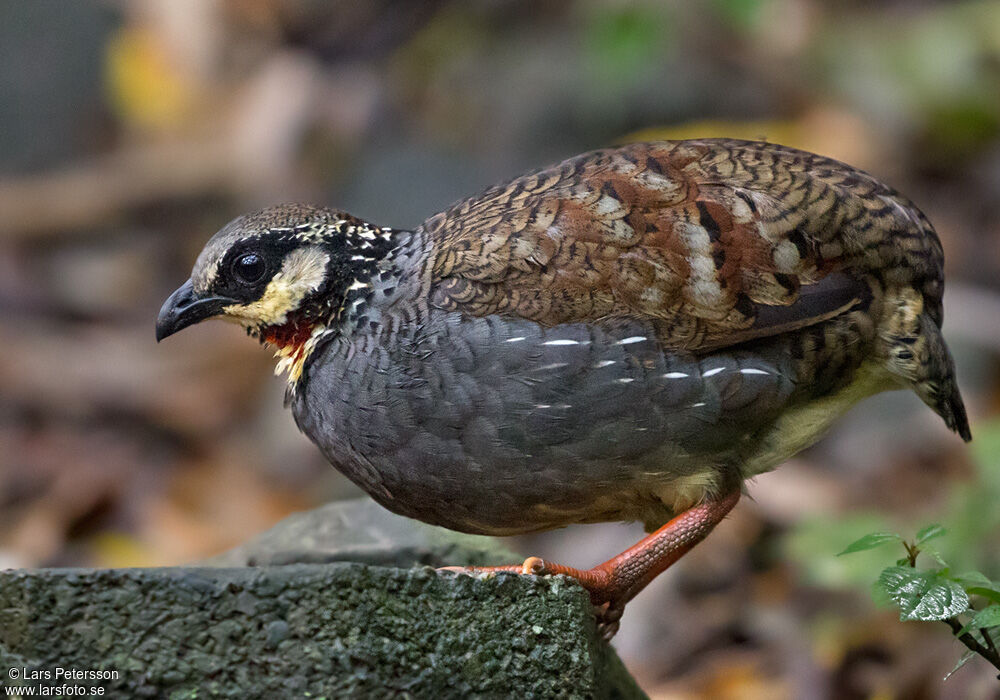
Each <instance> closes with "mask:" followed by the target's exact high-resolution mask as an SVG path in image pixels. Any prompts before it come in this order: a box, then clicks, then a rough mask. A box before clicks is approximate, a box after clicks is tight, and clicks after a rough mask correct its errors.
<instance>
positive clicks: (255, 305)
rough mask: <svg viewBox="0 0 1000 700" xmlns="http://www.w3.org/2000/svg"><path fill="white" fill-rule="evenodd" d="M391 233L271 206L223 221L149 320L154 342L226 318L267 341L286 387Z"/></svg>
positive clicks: (359, 293) (338, 216)
mask: <svg viewBox="0 0 1000 700" xmlns="http://www.w3.org/2000/svg"><path fill="white" fill-rule="evenodd" d="M392 234H393V231H392V230H391V229H385V228H378V227H375V226H372V225H371V224H368V223H365V222H364V221H361V220H359V219H356V218H354V217H352V216H350V215H349V214H345V213H343V212H339V211H334V210H331V209H323V208H318V207H311V206H305V205H290V204H286V205H281V206H277V207H271V208H268V209H263V210H261V211H258V212H255V213H253V214H248V215H246V216H241V217H239V218H237V219H234V220H233V221H231V222H229V223H228V224H227V225H226V226H225V227H224V228H223V229H222V230H220V231H219V232H218V233H216V234H215V235H214V236H212V238H211V239H210V240H209V241H208V243H207V244H205V248H204V249H203V250H202V251H201V254H200V255H199V256H198V260H197V261H196V262H195V264H194V269H193V270H192V272H191V279H189V280H188V281H187V282H185V283H184V284H183V285H181V287H180V288H179V289H177V291H175V292H174V293H173V294H171V295H170V297H169V298H168V299H167V300H166V302H164V304H163V307H162V308H161V309H160V313H159V315H158V316H157V319H156V339H157V341H160V340H163V339H164V338H166V337H167V336H170V335H173V334H174V333H176V332H177V331H179V330H182V329H184V328H186V327H188V326H190V325H193V324H195V323H198V322H199V321H203V320H205V319H207V318H223V319H228V320H232V321H236V322H238V323H240V324H241V325H243V327H244V328H246V330H247V332H248V333H249V334H250V335H253V336H255V337H257V338H259V339H260V340H261V341H262V342H264V343H268V344H270V345H274V346H275V348H276V350H277V352H276V356H277V357H278V358H279V362H278V367H277V370H276V371H277V372H278V373H280V372H282V371H288V373H289V380H290V381H292V382H294V381H296V380H297V379H298V377H299V375H300V374H301V371H302V366H303V364H304V362H305V359H306V357H308V354H309V353H310V352H311V351H312V348H313V347H314V346H315V343H316V341H317V339H318V338H319V337H320V336H321V335H322V334H324V333H326V332H329V331H330V329H331V328H333V327H334V325H335V324H336V323H337V321H338V319H340V317H341V315H342V314H343V312H344V310H345V309H348V308H350V306H351V305H352V303H353V302H355V301H356V300H358V299H363V298H364V297H365V295H366V294H367V293H368V289H369V288H370V286H371V279H372V277H373V275H375V274H376V273H377V272H378V262H379V261H380V260H381V259H382V258H384V257H385V256H386V254H387V253H388V252H389V251H390V250H391V249H392V247H393V243H392Z"/></svg>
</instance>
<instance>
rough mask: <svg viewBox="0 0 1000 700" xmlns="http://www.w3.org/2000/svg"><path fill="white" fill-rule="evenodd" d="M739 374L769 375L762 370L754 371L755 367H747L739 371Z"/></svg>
mask: <svg viewBox="0 0 1000 700" xmlns="http://www.w3.org/2000/svg"><path fill="white" fill-rule="evenodd" d="M740 374H770V372H765V371H764V370H762V369H756V368H755V367H747V368H745V369H741V370H740Z"/></svg>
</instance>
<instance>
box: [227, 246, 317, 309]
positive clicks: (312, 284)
mask: <svg viewBox="0 0 1000 700" xmlns="http://www.w3.org/2000/svg"><path fill="white" fill-rule="evenodd" d="M329 261H330V256H329V255H328V254H327V253H326V252H325V251H323V249H322V248H320V247H319V246H310V247H308V248H299V249H297V250H293V251H292V252H290V253H289V254H288V255H287V256H285V260H284V262H283V263H282V265H281V269H280V270H279V271H278V272H277V273H276V274H275V275H274V277H273V278H271V281H270V283H268V285H267V289H265V290H264V293H263V294H262V295H261V297H260V299H258V300H257V301H252V302H250V303H249V304H232V305H230V306H227V307H225V308H224V309H223V311H224V312H225V313H226V314H227V315H228V316H230V317H232V318H234V319H236V320H238V321H240V322H241V323H243V325H245V326H248V327H257V328H259V327H261V326H280V325H281V324H283V323H285V321H287V320H288V317H289V314H291V313H292V312H293V311H295V310H296V309H298V308H299V304H300V303H301V302H302V300H303V299H304V298H305V296H306V295H307V294H309V293H310V292H314V291H316V290H317V289H319V287H320V285H321V284H323V278H324V277H325V276H326V266H327V263H328V262H329Z"/></svg>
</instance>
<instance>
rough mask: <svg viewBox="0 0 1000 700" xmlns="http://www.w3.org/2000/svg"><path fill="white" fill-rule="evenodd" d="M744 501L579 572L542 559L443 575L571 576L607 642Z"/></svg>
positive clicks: (731, 499) (709, 506) (675, 523)
mask: <svg viewBox="0 0 1000 700" xmlns="http://www.w3.org/2000/svg"><path fill="white" fill-rule="evenodd" d="M739 499H740V492H739V490H733V491H730V492H729V493H728V494H726V495H724V496H723V497H721V498H718V499H713V500H708V501H705V502H704V503H701V504H700V505H697V506H695V507H693V508H690V509H689V510H686V511H684V512H683V513H681V514H679V515H678V516H676V517H675V518H674V519H673V520H671V521H670V522H668V523H667V524H666V525H664V526H663V527H661V528H660V529H659V530H657V531H656V532H654V533H652V534H651V535H648V536H647V537H645V538H644V539H643V540H642V541H640V542H639V543H637V544H636V545H634V546H632V547H629V548H628V549H627V550H625V551H624V552H622V553H621V554H619V555H618V556H616V557H614V558H612V559H609V560H608V561H606V562H604V563H603V564H598V565H597V566H595V567H594V568H592V569H582V570H581V569H574V568H572V567H569V566H563V565H562V564H553V563H552V562H548V561H545V560H544V559H542V558H541V557H528V558H527V559H525V560H524V563H522V564H520V565H512V566H483V567H468V568H464V567H455V566H449V567H445V568H444V569H439V571H442V570H443V571H460V572H465V573H468V574H473V575H474V574H489V573H513V574H524V575H534V576H545V575H550V574H562V575H563V576H570V577H572V578H575V579H576V580H577V581H579V582H580V585H581V586H583V587H584V588H586V589H587V592H588V593H590V602H592V603H593V604H594V608H595V610H596V612H597V624H598V629H599V630H600V632H601V635H602V636H603V637H604V638H605V639H611V638H612V637H613V636H614V635H615V632H617V631H618V624H619V621H620V620H621V617H622V612H623V611H624V610H625V604H626V603H627V602H629V601H630V600H632V598H634V597H635V595H636V594H637V593H638V592H639V591H641V590H642V589H643V588H645V586H646V584H648V583H649V582H650V581H652V580H653V579H654V578H656V576H657V575H659V574H660V573H662V572H663V571H664V570H665V569H667V567H669V566H670V565H671V564H673V563H674V562H675V561H677V560H678V559H680V558H681V557H682V556H683V555H684V554H685V553H686V552H687V551H688V550H690V549H691V548H692V547H694V546H695V545H696V544H697V543H698V542H700V541H701V540H702V539H704V537H705V536H706V535H707V534H708V533H709V532H711V530H712V528H713V527H715V526H716V524H718V523H719V521H721V520H722V518H724V517H725V515H726V513H728V512H729V511H730V510H732V508H733V506H735V505H736V502H737V501H739Z"/></svg>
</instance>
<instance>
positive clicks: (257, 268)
mask: <svg viewBox="0 0 1000 700" xmlns="http://www.w3.org/2000/svg"><path fill="white" fill-rule="evenodd" d="M266 271H267V265H265V264H264V260H263V259H262V258H261V257H260V256H259V255H257V254H256V253H247V254H246V255H241V256H240V257H238V258H236V262H235V263H233V275H235V276H236V279H238V280H239V281H240V282H243V283H244V284H256V283H257V282H260V281H261V279H263V277H264V273H265V272H266Z"/></svg>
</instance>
